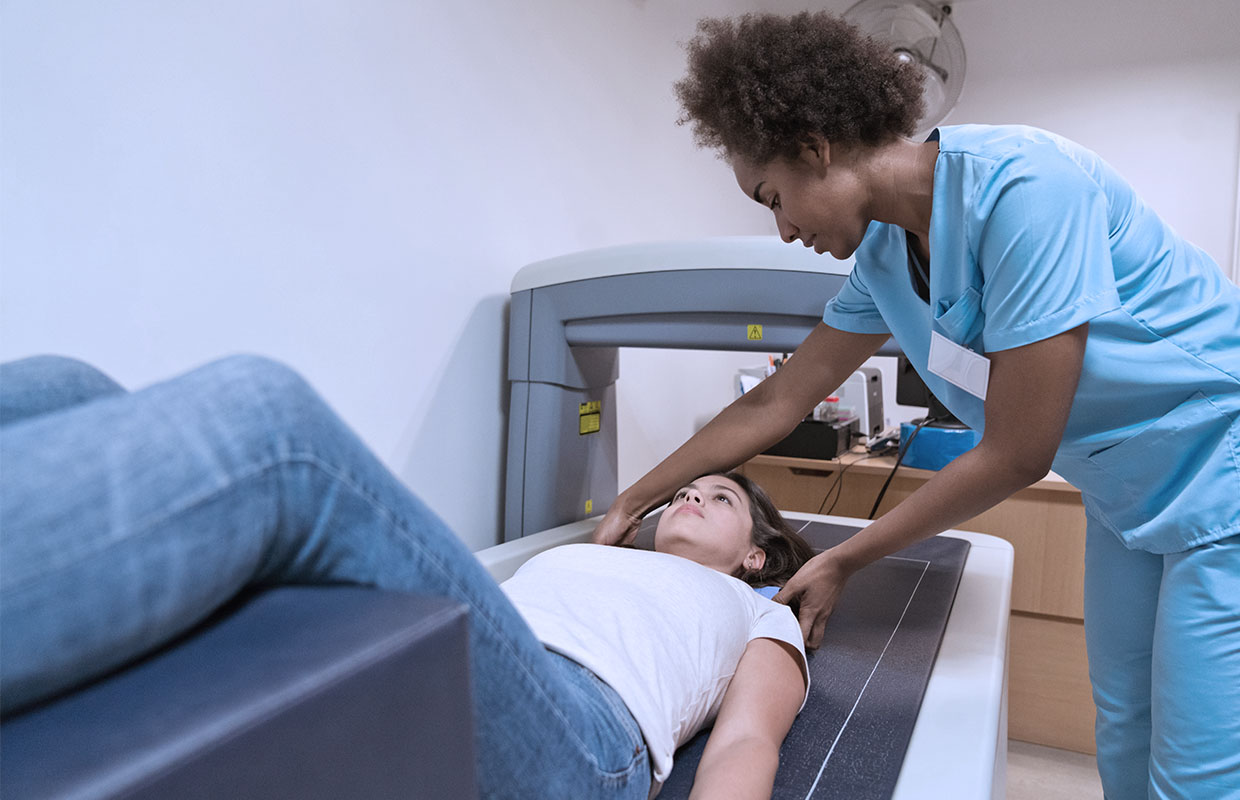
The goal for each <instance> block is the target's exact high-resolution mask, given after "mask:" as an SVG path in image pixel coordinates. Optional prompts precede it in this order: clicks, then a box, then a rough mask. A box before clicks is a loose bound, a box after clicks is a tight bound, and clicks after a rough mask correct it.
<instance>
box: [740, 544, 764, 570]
mask: <svg viewBox="0 0 1240 800" xmlns="http://www.w3.org/2000/svg"><path fill="white" fill-rule="evenodd" d="M743 566H744V567H745V569H746V570H748V571H749V572H757V571H758V570H760V569H762V568H763V567H764V566H766V551H765V550H763V549H762V548H761V547H755V548H753V549H752V550H750V551H749V554H748V555H746V556H745V562H744V564H743Z"/></svg>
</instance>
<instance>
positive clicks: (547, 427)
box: [478, 236, 1012, 800]
mask: <svg viewBox="0 0 1240 800" xmlns="http://www.w3.org/2000/svg"><path fill="white" fill-rule="evenodd" d="M851 266H852V264H851V261H840V260H837V259H834V258H832V257H830V256H820V255H816V254H815V253H814V252H813V251H811V250H809V249H803V248H795V247H789V246H788V245H787V244H785V243H783V242H782V241H781V240H780V239H779V238H777V237H774V236H769V237H764V236H753V237H725V238H713V239H704V240H698V241H676V242H664V243H651V244H635V245H624V246H619V247H610V248H604V249H599V250H592V251H587V252H583V253H577V254H572V255H567V256H561V257H558V258H553V259H549V260H546V261H540V262H537V263H534V264H530V265H529V266H526V267H525V268H523V269H521V270H520V271H519V272H518V273H517V275H516V277H515V278H514V279H513V283H512V305H511V315H510V338H509V354H508V378H509V382H510V390H511V402H510V406H509V432H508V453H507V470H506V485H505V511H504V543H503V544H500V545H497V546H495V547H492V548H488V549H486V550H483V551H481V552H479V553H478V556H479V558H480V559H481V560H482V562H483V564H484V565H485V566H486V567H487V568H488V569H490V570H491V573H492V575H493V576H494V577H495V578H496V579H497V580H504V579H505V578H507V577H508V576H510V575H511V574H512V573H513V572H514V571H515V570H516V569H517V567H519V566H520V564H522V563H524V561H525V560H526V559H528V558H529V557H531V556H533V555H534V554H535V553H538V552H540V551H542V550H544V549H546V548H548V547H554V546H558V545H560V544H566V543H570V542H581V541H588V540H589V537H590V533H591V531H592V530H593V528H594V526H595V524H596V523H597V515H600V514H602V513H603V512H604V511H606V509H607V508H608V506H609V505H610V504H611V502H612V501H613V500H614V499H615V497H616V495H617V492H618V486H617V474H618V470H617V448H616V411H615V398H616V391H615V383H616V380H617V378H618V377H619V370H618V348H620V347H659V348H679V349H699V350H737V351H746V350H750V351H756V352H763V353H770V352H792V351H794V350H795V349H796V348H797V346H798V345H800V343H801V342H802V341H803V340H804V338H805V336H806V335H808V333H809V332H810V331H811V330H812V329H813V327H814V326H815V325H816V324H817V323H818V322H819V321H820V319H821V315H822V309H823V305H824V304H825V303H826V301H827V300H828V299H830V298H831V297H833V296H834V295H835V294H836V293H837V291H838V290H839V288H840V286H842V285H843V283H844V281H845V280H846V279H847V276H848V273H849V270H850V269H851ZM883 352H891V353H893V354H894V353H895V352H897V351H895V350H890V351H888V350H887V349H885V350H884V351H883ZM785 516H786V517H787V518H789V520H790V521H795V520H802V521H803V524H815V525H825V526H826V527H832V526H834V527H835V528H838V529H844V530H851V529H856V528H860V527H862V526H864V525H866V524H867V522H866V521H864V520H853V519H846V518H839V517H825V516H815V515H808V514H798V513H786V514H785ZM941 537H946V538H948V539H950V540H951V541H954V542H955V543H956V544H959V545H960V548H958V549H967V556H966V557H963V559H962V560H963V566H962V567H960V566H958V567H957V569H958V570H959V572H958V573H957V574H958V575H959V578H958V583H957V582H955V581H954V580H953V581H951V582H949V583H950V586H949V588H948V589H946V590H944V591H945V594H942V596H940V597H939V598H938V599H937V600H936V601H935V602H938V603H940V605H942V607H943V608H945V609H948V610H949V612H950V613H947V612H944V613H947V616H946V621H945V624H944V625H943V627H942V629H941V630H942V632H941V641H939V644H938V647H937V654H936V653H935V648H933V647H931V648H930V649H929V650H928V655H926V656H925V658H926V661H927V663H926V665H925V670H926V671H925V672H923V673H922V675H923V678H922V680H925V678H924V676H925V674H927V672H928V675H929V677H928V680H925V683H924V694H918V695H917V696H916V697H915V699H914V701H913V702H914V704H915V703H918V702H919V703H920V707H919V708H916V707H914V709H913V714H914V715H915V720H916V721H915V723H911V724H912V729H911V730H912V732H911V735H907V734H906V735H907V749H906V750H904V752H903V761H902V763H900V765H899V767H898V778H895V777H893V778H892V780H893V781H894V789H890V788H888V789H884V790H883V791H882V793H881V796H883V797H892V798H896V799H897V800H928V799H932V798H952V800H960V799H963V798H975V799H976V800H983V799H984V798H999V797H1002V796H1003V793H1004V779H1005V772H1006V767H1005V765H1006V755H1007V700H1006V697H1007V689H1006V675H1007V631H1008V615H1009V610H1010V597H1011V585H1012V548H1011V545H1010V544H1008V543H1007V542H1005V541H1003V540H1001V539H998V538H996V537H992V536H987V535H984V534H978V533H970V532H960V531H948V532H947V533H945V534H942V535H941ZM961 540H963V541H961ZM901 554H905V551H901ZM901 554H896V556H893V557H891V558H895V559H896V560H897V561H903V562H908V564H904V565H896V566H897V567H900V568H903V566H909V565H913V562H916V561H917V559H916V558H904V559H901V558H900V555H901ZM906 555H907V554H906ZM914 555H915V554H914ZM882 561H886V559H883V560H882ZM925 563H927V565H928V564H929V562H925ZM867 569H869V568H867ZM864 572H865V570H863V571H862V572H861V573H858V576H857V577H860V576H861V575H862V573H864ZM883 574H885V573H883V572H882V571H881V570H876V571H874V572H873V573H872V576H882V575H883ZM891 574H897V573H896V572H893V573H891ZM871 580H872V581H873V580H879V581H883V580H886V579H885V578H882V577H878V578H877V579H875V578H873V577H872V578H871ZM850 583H852V582H850ZM881 588H882V587H880V589H881ZM919 588H920V590H921V594H920V595H919V594H918V589H919ZM927 588H928V585H927V586H923V585H922V583H921V581H920V579H918V582H917V584H916V585H913V586H912V587H911V591H909V592H908V598H907V603H905V602H904V601H900V605H901V606H902V607H903V611H902V612H900V613H899V614H898V619H896V620H895V622H894V624H892V625H891V629H890V638H888V634H887V633H886V632H885V630H886V629H884V632H883V633H882V634H881V636H880V637H879V638H880V640H881V641H886V643H887V644H886V645H881V646H880V648H878V649H880V650H881V652H877V651H876V657H875V659H874V661H873V669H872V671H870V668H869V667H868V666H867V667H866V671H868V672H869V675H868V676H863V677H864V684H863V685H860V690H859V691H858V692H856V693H855V696H856V703H855V705H854V706H853V709H852V710H849V711H848V718H847V719H845V720H844V722H843V724H842V725H841V726H839V728H838V731H839V732H838V734H836V735H835V740H834V741H830V742H825V743H823V742H816V743H811V744H810V745H809V749H810V750H813V752H812V753H808V754H807V753H806V745H804V744H797V745H796V746H797V747H798V748H800V750H801V752H797V753H795V754H793V755H794V756H795V758H796V759H799V760H802V761H806V763H810V761H811V760H813V759H821V761H822V769H820V770H819V776H820V777H821V776H823V775H824V774H827V773H825V772H824V771H825V770H826V769H827V766H828V762H829V761H830V760H831V759H832V758H833V757H834V759H835V762H837V764H836V766H838V762H840V761H841V760H846V759H851V758H852V757H853V755H854V754H852V753H848V754H843V755H841V754H840V753H837V750H839V751H843V750H844V749H846V747H847V740H848V738H849V737H850V736H852V735H853V733H852V731H851V730H850V729H849V720H852V719H853V714H854V712H856V711H857V710H858V709H862V714H859V715H858V718H860V716H861V715H863V714H864V708H863V706H868V707H870V708H871V709H875V708H876V709H879V711H878V713H879V714H882V713H885V712H884V711H882V709H884V708H885V705H884V703H885V702H888V701H890V700H891V697H892V696H894V695H896V694H900V692H897V691H892V693H891V695H889V696H884V694H883V693H884V692H885V691H888V690H886V689H884V688H883V687H884V686H885V685H893V684H890V682H888V683H885V680H887V679H886V678H885V676H888V675H889V674H891V673H894V672H895V671H898V669H900V667H898V666H897V664H896V663H893V662H899V659H898V658H892V657H886V658H885V656H888V646H891V651H892V653H893V654H894V653H895V652H896V651H897V650H898V649H899V646H900V641H901V638H902V637H906V638H907V637H913V636H914V635H915V633H914V632H911V631H908V628H909V622H908V621H906V617H907V618H908V619H909V620H912V619H914V618H916V616H917V613H916V612H917V609H918V608H919V604H921V603H923V602H924V603H925V605H927V606H929V605H932V604H933V603H932V602H931V600H930V599H928V598H927V595H926V591H927ZM847 591H848V587H846V592H847ZM953 592H954V597H953ZM858 594H860V592H858ZM839 608H840V609H843V608H844V606H843V605H841V606H840V607H839ZM897 610H899V609H897ZM910 610H911V613H910ZM845 613H848V612H846V611H845V610H837V612H836V616H841V615H843V614H845ZM858 617H864V614H861V615H858ZM893 619H894V617H893ZM832 624H836V625H838V626H839V628H840V629H841V630H845V629H847V628H848V626H850V625H851V626H853V627H854V628H855V627H856V626H857V625H858V624H862V625H865V624H871V623H869V621H868V618H867V619H858V618H852V619H841V620H839V622H838V623H837V622H836V620H835V617H833V618H832ZM902 626H903V628H904V631H902V630H901V628H902ZM830 629H831V624H829V626H828V630H829V631H830ZM828 646H829V641H828V642H825V643H824V648H823V649H824V650H825V649H826V648H827V647H828ZM819 657H821V656H819ZM824 663H826V662H824ZM897 680H898V678H897ZM876 695H877V697H876ZM849 702H851V701H849ZM852 727H853V728H856V727H857V726H856V725H855V724H854V725H853V726H852ZM837 745H838V747H837ZM789 746H790V742H788V741H786V742H785V753H784V755H785V756H788V755H789V753H788V752H787V751H788V748H789ZM686 747H688V745H686ZM818 749H821V751H822V752H821V753H819V752H818ZM862 749H863V750H864V748H862ZM833 754H834V755H833ZM677 758H678V759H679V758H680V756H679V755H678V756H677ZM860 760H861V761H864V753H862V758H861V759H860ZM781 763H782V759H781ZM832 768H833V769H834V768H835V766H833V767H832ZM781 769H782V767H781ZM861 769H862V770H863V771H864V769H865V766H864V765H863V766H862V767H861ZM820 783H821V784H823V785H820ZM826 783H827V780H826V779H825V778H823V779H822V780H821V781H819V780H815V781H814V783H813V787H812V788H811V789H810V790H809V792H808V793H807V794H806V793H798V796H805V797H807V798H809V797H814V798H827V797H834V796H836V795H833V794H831V793H830V792H831V791H832V790H831V787H830V786H828V785H826ZM777 786H778V784H777ZM853 796H857V795H853ZM875 796H878V795H875Z"/></svg>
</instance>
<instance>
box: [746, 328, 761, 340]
mask: <svg viewBox="0 0 1240 800" xmlns="http://www.w3.org/2000/svg"><path fill="white" fill-rule="evenodd" d="M746 329H747V333H746V334H745V335H746V337H748V339H749V340H750V341H752V342H756V341H758V340H760V339H761V338H762V326H761V325H747V326H746Z"/></svg>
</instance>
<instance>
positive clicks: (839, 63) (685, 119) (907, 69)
mask: <svg viewBox="0 0 1240 800" xmlns="http://www.w3.org/2000/svg"><path fill="white" fill-rule="evenodd" d="M686 49H687V50H688V54H689V71H688V74H687V75H686V76H685V77H684V78H683V79H682V80H680V81H678V82H677V83H676V85H675V90H676V96H677V98H678V99H679V100H680V103H681V107H682V110H683V113H682V115H681V117H680V119H678V120H677V122H678V124H681V125H684V124H686V123H688V124H692V126H693V136H694V140H695V141H696V142H697V143H698V145H700V146H702V147H708V148H713V149H716V150H718V151H720V155H721V156H722V157H723V158H724V159H726V160H728V161H730V162H734V161H735V159H737V158H740V159H742V160H743V161H746V162H748V163H751V164H758V165H761V164H766V163H769V162H770V161H773V160H774V159H775V158H777V157H783V158H795V157H796V156H797V155H798V154H799V153H800V150H801V144H802V143H803V142H804V141H805V140H806V138H807V137H808V136H811V135H813V134H817V135H819V136H822V137H823V138H825V139H826V140H827V141H828V142H842V143H861V144H866V145H873V144H879V143H881V142H884V141H887V140H889V139H892V138H895V137H897V136H900V135H905V136H911V135H912V134H913V133H914V132H915V131H916V126H917V120H918V119H919V118H920V117H921V115H922V109H923V102H922V99H921V94H922V82H923V81H924V80H925V79H924V76H923V75H922V72H921V68H920V67H918V66H916V65H913V64H908V63H904V62H902V61H900V60H899V59H898V58H897V57H896V56H895V54H893V53H892V52H891V51H890V50H889V49H888V48H887V47H885V46H883V45H882V44H880V43H878V42H876V41H875V40H874V39H871V38H870V37H868V36H866V35H865V34H863V33H861V32H860V31H859V30H857V29H856V28H854V27H853V26H852V25H849V24H848V23H846V22H844V21H843V20H841V19H840V18H839V17H836V16H833V15H831V14H829V13H827V12H817V13H810V12H802V13H800V14H796V15H794V16H790V17H785V16H779V15H776V14H745V15H744V16H741V17H738V18H735V19H728V18H725V19H714V18H708V19H703V20H701V21H700V22H699V23H698V30H697V35H696V36H694V37H693V39H691V40H690V41H689V43H688V44H687V46H686Z"/></svg>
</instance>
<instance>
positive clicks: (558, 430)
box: [504, 262, 846, 541]
mask: <svg viewBox="0 0 1240 800" xmlns="http://www.w3.org/2000/svg"><path fill="white" fill-rule="evenodd" d="M836 263H837V264H838V263H839V262H836ZM844 271H846V270H844ZM841 272H842V271H841ZM845 279H846V276H845V275H844V274H833V273H829V272H827V271H825V270H824V271H822V272H812V271H805V270H802V269H765V268H754V269H745V268H735V267H727V268H718V269H711V268H705V269H703V268H693V269H666V268H663V269H658V270H655V271H648V272H640V273H631V274H613V275H602V276H597V277H585V278H582V279H579V280H567V281H564V282H560V283H551V284H549V285H540V286H534V287H531V288H518V289H515V290H514V292H513V294H512V306H511V312H510V329H509V357H508V380H509V382H510V385H511V398H510V403H509V427H508V462H507V476H506V483H505V511H504V540H505V541H510V540H512V539H515V538H518V537H521V536H525V535H527V534H531V533H538V532H539V531H543V530H547V529H548V528H553V527H556V526H558V525H563V524H565V523H568V522H573V521H575V520H579V519H583V518H585V517H588V516H591V515H593V514H600V513H602V512H604V511H606V510H607V507H608V506H609V505H610V504H611V502H612V501H613V500H614V499H615V497H616V494H617V491H618V489H617V460H616V452H617V451H616V415H615V397H616V391H615V382H616V379H617V378H618V377H619V368H618V357H619V353H618V350H617V348H619V347H661V348H682V349H698V350H742V351H743V350H752V351H759V352H768V353H769V352H791V351H793V350H795V349H796V348H797V346H798V345H800V344H801V342H802V341H803V340H804V338H805V336H806V335H808V333H809V332H810V330H812V329H813V327H814V326H815V325H816V324H817V323H818V322H819V320H820V319H821V318H822V309H823V304H824V303H825V302H826V301H827V300H828V299H830V298H831V297H834V296H835V294H836V292H837V291H838V290H839V288H840V286H841V285H842V284H843V282H844V280H845ZM515 283H516V282H514V284H515ZM750 325H761V326H762V338H761V340H751V339H750V338H749V336H748V333H749V330H750V329H749V326H750ZM592 402H597V403H599V404H600V406H601V408H600V409H599V418H598V420H597V422H598V429H597V431H594V432H588V433H583V432H581V431H582V430H583V429H582V428H581V414H582V413H583V411H586V410H590V409H585V410H583V409H582V407H581V404H585V403H592ZM591 427H592V426H591ZM587 509H588V510H587Z"/></svg>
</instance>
